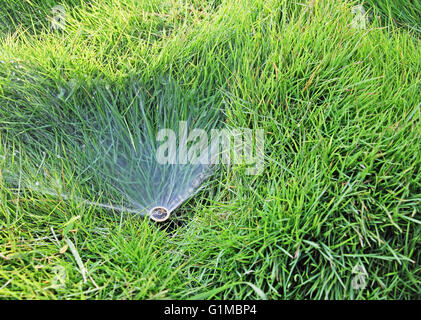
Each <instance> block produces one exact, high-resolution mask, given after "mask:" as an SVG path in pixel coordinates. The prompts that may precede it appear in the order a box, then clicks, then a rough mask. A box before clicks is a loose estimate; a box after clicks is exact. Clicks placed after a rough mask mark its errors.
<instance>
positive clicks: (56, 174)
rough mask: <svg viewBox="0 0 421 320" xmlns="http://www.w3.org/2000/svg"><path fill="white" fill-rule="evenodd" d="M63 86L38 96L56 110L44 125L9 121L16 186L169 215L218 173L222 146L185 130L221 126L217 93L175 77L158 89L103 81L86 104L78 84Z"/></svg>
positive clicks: (8, 169)
mask: <svg viewBox="0 0 421 320" xmlns="http://www.w3.org/2000/svg"><path fill="white" fill-rule="evenodd" d="M64 91H65V92H66V93H67V94H66V93H63V89H62V90H61V93H60V95H59V96H58V97H57V96H55V97H54V98H52V101H50V104H49V105H48V104H47V102H46V101H42V102H40V103H41V104H42V106H43V108H49V110H50V111H49V112H47V114H46V115H45V116H48V117H49V118H48V119H45V121H46V125H45V127H44V129H42V128H40V129H39V130H36V131H33V130H32V131H30V130H28V131H25V128H24V127H21V128H20V129H18V127H19V125H18V121H16V122H15V126H10V129H9V132H8V134H14V132H18V131H19V134H18V135H17V136H16V139H12V141H13V145H11V144H10V140H11V139H8V141H9V143H8V145H7V146H4V147H3V148H2V149H3V158H4V159H6V160H7V161H5V163H4V164H3V173H4V174H3V175H4V176H5V178H7V179H6V180H7V181H8V182H9V183H13V184H14V186H15V187H16V188H18V189H22V188H27V189H29V190H31V191H32V192H39V193H43V194H48V195H56V196H57V197H59V198H60V199H62V200H71V199H73V200H75V201H78V202H84V203H88V204H92V205H97V206H100V207H103V208H106V209H111V210H117V211H126V212H130V213H135V214H139V215H148V216H149V217H151V219H153V220H155V221H164V220H166V219H168V217H169V216H170V214H171V213H172V212H173V211H174V210H175V209H176V208H177V207H179V206H180V205H181V204H182V203H183V202H185V201H186V200H187V199H189V198H190V197H191V196H192V195H193V194H195V192H197V191H198V190H199V189H200V188H201V186H203V183H204V181H205V180H206V179H207V178H208V177H209V176H210V175H211V174H212V172H213V168H214V167H213V164H212V158H214V157H215V156H216V155H217V152H216V151H217V150H216V149H215V148H214V147H211V146H212V144H210V143H207V142H210V141H208V140H205V141H202V140H200V141H199V142H198V141H192V140H191V139H190V138H189V137H188V134H187V133H188V131H192V130H201V131H202V132H205V133H206V132H209V131H210V130H211V129H212V128H215V127H217V126H218V122H219V112H218V103H217V100H216V99H215V98H212V97H208V98H207V99H197V92H193V91H192V92H189V93H187V94H186V93H183V92H182V90H181V89H180V87H179V86H177V85H176V84H175V83H174V82H172V81H166V82H165V83H163V82H160V84H159V85H158V86H155V88H154V92H152V93H150V92H149V93H148V91H147V90H146V89H144V88H143V87H142V86H140V85H139V84H136V83H135V82H133V83H131V84H130V86H128V87H126V88H124V90H123V89H115V90H112V89H110V88H109V86H97V87H96V88H95V92H94V94H89V95H88V98H89V99H85V100H84V101H85V102H86V103H85V104H84V105H78V104H77V102H78V101H80V96H79V97H78V96H77V94H78V93H77V92H78V90H77V89H76V90H75V88H74V85H73V88H71V89H69V88H65V89H64ZM79 91H80V90H79ZM12 128H13V130H12ZM13 131H14V132H13ZM193 140H195V139H193ZM192 145H194V148H190V147H191V146H192ZM192 150H193V151H192ZM6 163H7V164H6ZM22 163H24V166H22ZM29 164H30V165H29ZM17 173H19V174H17ZM91 199H92V200H91Z"/></svg>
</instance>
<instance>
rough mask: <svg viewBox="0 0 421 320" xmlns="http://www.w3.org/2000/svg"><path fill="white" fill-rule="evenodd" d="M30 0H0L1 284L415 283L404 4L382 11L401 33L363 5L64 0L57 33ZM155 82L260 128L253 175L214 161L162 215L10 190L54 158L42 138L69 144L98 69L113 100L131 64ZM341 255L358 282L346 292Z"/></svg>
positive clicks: (149, 83) (399, 290) (415, 80)
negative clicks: (162, 220)
mask: <svg viewBox="0 0 421 320" xmlns="http://www.w3.org/2000/svg"><path fill="white" fill-rule="evenodd" d="M372 2H373V1H371V2H369V3H370V4H369V5H371V3H372ZM375 2H376V6H377V7H378V8H383V5H382V4H383V2H381V1H375ZM42 3H43V4H42V5H36V4H33V5H29V4H28V3H26V2H24V1H15V2H13V1H0V6H2V8H4V9H5V10H0V12H2V14H4V13H5V12H7V17H8V18H7V19H2V20H1V21H2V22H1V23H0V31H1V32H2V34H1V35H0V41H1V49H0V130H1V131H0V134H1V146H2V149H1V150H2V152H0V188H1V189H0V190H1V191H0V217H1V218H0V239H1V241H0V296H1V297H3V298H26V299H33V298H73V299H81V298H91V299H95V298H102V299H144V298H153V299H159V298H237V299H245V298H252V299H261V298H270V299H300V298H312V299H325V298H330V299H332V298H345V299H350V298H358V299H385V298H389V299H390V298H393V299H409V298H419V297H420V296H419V293H420V292H421V285H420V283H421V282H420V281H421V269H420V263H419V262H420V261H421V253H420V250H419V248H420V245H421V226H420V224H421V216H420V199H421V196H420V195H421V192H420V190H421V188H420V187H421V176H420V174H419V170H420V162H421V158H420V152H419V150H420V146H421V139H420V138H421V137H420V134H421V128H420V114H421V105H420V102H421V99H420V96H421V95H420V84H421V83H420V73H419V71H420V70H421V49H420V48H421V47H420V43H419V41H420V40H419V37H418V35H417V33H416V31H414V27H416V28H418V29H419V28H420V26H419V25H418V26H416V25H415V24H417V23H418V22H417V20H416V19H415V18H414V17H416V10H417V7H416V5H414V6H413V7H411V6H408V4H407V5H405V8H402V9H401V10H399V9H400V7H399V3H396V4H394V5H393V9H391V10H389V9H387V10H386V9H385V11H384V14H385V15H386V16H388V14H389V11H390V14H391V15H392V16H393V15H394V14H396V12H402V15H401V16H399V17H396V20H399V21H406V22H408V23H410V24H411V28H408V26H405V25H402V23H392V22H390V21H389V20H387V19H386V21H380V20H378V19H374V18H373V19H370V20H369V22H368V24H367V28H366V29H363V30H359V29H354V28H352V19H353V15H352V13H351V8H352V6H353V5H354V4H355V2H348V1H302V2H300V3H295V2H293V1H279V0H276V1H275V0H274V1H260V0H259V1H257V0H256V1H221V2H218V1H188V2H186V1H176V2H175V3H173V4H172V5H171V4H170V3H169V2H167V1H135V0H114V1H111V0H110V1H66V2H65V3H64V5H65V7H66V9H67V13H68V14H67V20H66V29H65V30H64V31H54V30H50V29H49V24H48V19H47V18H46V16H47V15H48V14H50V12H49V10H50V5H51V6H52V5H53V3H51V4H50V3H48V2H47V1H45V2H42ZM309 3H312V5H311V6H307V5H308V4H309ZM408 3H409V2H408ZM54 4H55V3H54ZM369 5H367V4H366V7H367V9H368V12H371V11H373V10H374V9H373V10H370V7H369ZM402 7H403V6H402ZM376 10H378V9H376ZM17 12H20V13H22V14H17ZM418 16H419V15H418ZM405 17H407V18H405ZM168 77H171V78H172V79H174V81H176V83H177V84H178V85H179V86H180V88H179V90H180V92H182V93H183V94H184V95H187V96H191V97H194V99H192V100H191V102H192V103H194V105H195V106H196V107H200V106H202V107H203V108H204V109H206V111H208V110H209V106H214V107H221V110H223V118H224V123H225V124H226V125H227V126H229V127H232V128H253V129H258V128H259V129H260V128H261V129H264V130H265V169H264V171H263V173H262V174H261V175H258V176H250V175H246V174H245V168H244V167H241V166H240V167H235V166H234V167H231V168H229V170H226V171H222V172H218V174H217V175H216V176H215V177H214V179H213V180H212V181H211V183H210V185H209V186H207V188H206V189H204V190H203V191H201V192H200V193H199V194H198V195H197V196H195V197H194V198H192V199H190V200H189V201H188V202H187V203H185V204H184V205H183V206H182V207H180V208H179V209H178V210H177V211H176V213H175V214H176V216H175V217H174V218H172V223H170V224H166V225H157V224H154V223H150V221H148V220H147V219H138V218H135V217H133V216H131V215H127V216H128V218H126V219H119V218H118V217H117V218H116V217H115V216H112V215H109V214H108V212H107V210H104V209H101V208H99V207H96V206H95V205H93V204H88V203H83V202H80V201H77V199H76V198H73V199H70V201H65V200H64V199H58V198H57V197H56V196H51V195H48V194H42V193H37V192H33V191H30V190H28V189H27V188H25V186H24V185H19V181H22V175H20V174H21V173H22V174H25V175H26V176H27V177H28V176H29V177H33V179H32V180H33V181H32V182H33V183H36V181H37V180H36V178H37V174H39V172H37V170H36V169H35V170H32V171H31V170H30V169H29V168H32V167H34V166H33V165H31V162H32V163H41V161H42V156H41V155H42V153H40V152H38V151H39V149H40V148H41V149H42V148H46V149H47V151H49V155H54V156H56V155H61V154H62V151H63V150H56V149H53V150H51V148H50V149H49V150H48V146H58V147H60V146H61V145H63V143H64V142H65V140H66V141H73V140H72V136H71V130H70V129H69V128H71V125H72V123H71V119H72V116H74V115H75V114H76V113H77V112H78V110H80V109H78V107H80V108H82V109H83V108H86V107H87V106H93V105H95V104H94V103H92V102H91V101H95V99H94V100H91V99H89V97H90V96H92V95H93V94H94V92H95V91H96V92H97V94H98V95H99V94H100V92H102V88H103V87H102V84H105V83H107V84H108V85H109V86H110V87H111V88H112V90H113V92H116V93H118V94H116V95H115V97H116V99H115V101H114V104H115V105H119V101H120V104H121V105H123V106H124V105H128V104H130V101H132V100H131V99H132V98H133V96H132V94H131V93H130V92H129V90H126V88H130V87H131V85H132V83H133V79H136V81H139V83H142V84H144V87H145V88H146V89H147V90H148V91H149V93H150V94H151V95H154V94H157V92H156V91H157V88H159V85H158V84H159V81H160V80H161V79H162V78H168ZM72 86H74V87H77V88H79V89H77V91H75V92H74V93H72V94H70V93H71V92H70V91H71V90H69V87H72ZM63 90H65V91H63ZM67 96H69V97H71V98H69V99H67V100H66V97H67ZM49 97H56V98H57V97H59V98H60V99H61V100H60V99H59V98H57V101H56V100H54V99H53V101H55V102H54V103H55V104H57V105H55V104H54V103H53V102H51V103H49V101H51V98H49ZM96 99H97V100H96V101H98V98H96ZM107 99H109V97H107ZM62 100H65V102H60V101H62ZM152 101H153V100H152ZM90 103H92V104H90ZM98 106H102V107H105V105H102V103H99V104H98ZM62 119H70V120H66V121H68V122H69V123H68V125H69V126H68V127H67V128H63V127H62V122H61V121H62ZM58 120H60V121H58ZM75 121H76V120H75ZM63 132H64V133H63ZM59 133H60V134H59ZM78 134H80V133H77V134H76V136H77V135H78ZM34 137H36V139H34ZM75 141H76V140H75ZM25 142H26V143H25ZM19 146H21V148H22V147H24V148H25V155H26V157H27V159H28V160H25V158H24V157H18V156H19V155H20V152H21V150H20V149H19ZM6 151H7V153H8V154H7V155H6V154H5V153H6ZM13 153H15V156H14V157H15V158H14V159H21V160H19V161H15V162H14V163H13V164H10V163H9V162H8V161H9V160H10V159H11V158H10V156H11V154H12V155H13ZM2 155H4V158H2V157H1V156H2ZM55 161H56V160H55ZM55 161H54V162H53V163H57V162H55ZM68 163H71V162H70V161H69V162H68ZM11 168H13V169H14V170H15V171H14V172H15V173H16V174H15V177H17V179H16V182H17V184H15V185H14V188H13V189H11V188H9V187H7V184H6V176H5V172H7V171H8V170H9V171H10V170H11ZM35 168H36V166H35ZM72 169H73V168H71V166H69V168H67V167H66V161H63V167H62V166H59V167H58V168H57V167H56V168H55V170H56V171H54V169H53V168H52V169H51V176H52V177H53V178H55V179H58V182H60V183H62V182H63V179H62V177H63V174H64V175H65V176H66V177H72V176H74V174H77V172H75V170H72ZM49 181H52V180H49ZM73 182H75V181H68V183H73ZM96 187H98V188H101V185H100V184H97V185H96ZM72 192H73V193H82V192H84V191H83V190H82V186H81V184H78V183H74V184H73V191H72ZM65 239H68V240H70V241H71V242H72V243H73V244H74V245H75V248H76V249H77V251H78V254H79V256H80V259H81V260H82V261H83V263H84V267H85V268H86V269H87V275H85V276H86V282H85V281H84V277H83V275H82V273H81V272H80V268H79V267H78V263H77V261H76V258H75V255H74V254H73V253H72V252H71V250H70V249H69V248H68V247H67V246H66V244H67V242H66V240H65ZM356 265H363V266H364V268H365V270H366V271H367V287H366V288H365V289H363V290H353V289H352V287H351V281H352V279H353V277H354V276H355V274H353V273H352V271H353V269H354V267H355V266H356ZM57 266H62V267H64V268H65V271H66V279H65V286H64V287H57V286H55V287H54V285H53V284H54V283H55V282H54V281H55V280H54V277H55V276H56V273H55V272H56V271H55V270H57V269H54V268H55V267H57ZM52 285H53V287H51V286H52Z"/></svg>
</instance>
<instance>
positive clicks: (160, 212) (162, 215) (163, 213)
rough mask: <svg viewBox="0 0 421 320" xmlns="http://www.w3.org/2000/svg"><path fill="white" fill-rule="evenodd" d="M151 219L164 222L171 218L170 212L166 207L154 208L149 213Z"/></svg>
mask: <svg viewBox="0 0 421 320" xmlns="http://www.w3.org/2000/svg"><path fill="white" fill-rule="evenodd" d="M149 217H150V218H151V219H152V220H153V221H156V222H163V221H165V220H167V219H168V218H169V217H170V212H169V211H168V209H167V208H164V207H154V208H152V209H151V210H150V211H149Z"/></svg>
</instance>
